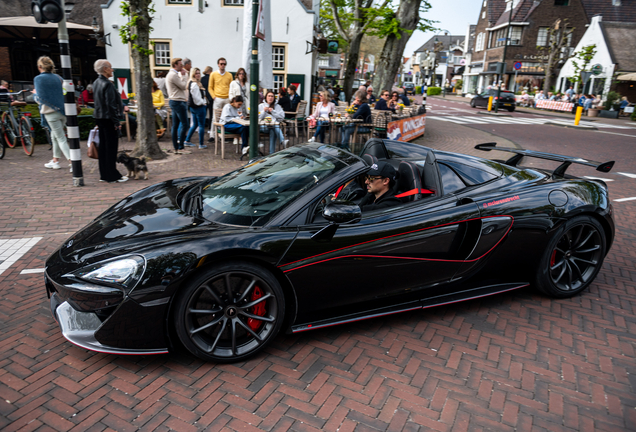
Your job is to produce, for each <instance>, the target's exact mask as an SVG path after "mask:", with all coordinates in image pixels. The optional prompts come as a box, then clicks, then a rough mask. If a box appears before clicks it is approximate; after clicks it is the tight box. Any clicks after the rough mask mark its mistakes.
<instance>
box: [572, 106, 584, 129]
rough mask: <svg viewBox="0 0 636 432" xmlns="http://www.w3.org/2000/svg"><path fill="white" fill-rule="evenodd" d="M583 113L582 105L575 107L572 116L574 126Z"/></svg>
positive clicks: (577, 123)
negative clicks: (574, 113)
mask: <svg viewBox="0 0 636 432" xmlns="http://www.w3.org/2000/svg"><path fill="white" fill-rule="evenodd" d="M582 115H583V107H582V106H579V107H576V116H575V117H574V126H578V125H579V122H580V121H581V116H582Z"/></svg>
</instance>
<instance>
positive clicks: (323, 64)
mask: <svg viewBox="0 0 636 432" xmlns="http://www.w3.org/2000/svg"><path fill="white" fill-rule="evenodd" d="M318 66H320V67H329V59H328V58H319V59H318Z"/></svg>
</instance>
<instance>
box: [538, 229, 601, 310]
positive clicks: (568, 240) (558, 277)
mask: <svg viewBox="0 0 636 432" xmlns="http://www.w3.org/2000/svg"><path fill="white" fill-rule="evenodd" d="M606 244H607V242H606V239H605V231H604V230H603V227H602V226H601V224H600V223H599V222H598V221H597V220H596V219H594V218H593V217H591V216H577V217H575V218H573V219H570V220H569V221H568V222H567V223H566V224H565V226H564V227H563V228H562V229H560V230H559V231H558V232H557V233H556V235H555V236H554V237H553V238H552V240H551V241H550V244H549V246H548V248H547V249H546V251H545V252H544V254H543V257H542V258H541V264H540V268H539V271H538V273H537V277H536V281H535V282H536V285H537V288H539V289H540V290H541V291H542V292H544V293H545V294H547V295H549V296H552V297H557V298H566V297H572V296H574V295H576V294H578V293H580V292H581V291H583V290H584V289H586V288H587V287H588V286H589V285H590V284H591V283H592V281H593V280H594V278H595V277H596V275H597V274H598V272H599V270H600V269H601V266H602V264H603V259H604V258H605V248H606Z"/></svg>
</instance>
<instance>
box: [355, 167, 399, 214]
mask: <svg viewBox="0 0 636 432" xmlns="http://www.w3.org/2000/svg"><path fill="white" fill-rule="evenodd" d="M395 178H396V172H395V168H393V167H392V166H391V165H390V164H389V163H387V162H385V161H378V162H376V163H374V164H373V165H371V169H370V170H369V171H368V172H367V178H366V180H365V183H366V185H367V191H368V193H367V195H366V196H365V197H364V198H363V199H362V201H361V202H360V208H361V209H362V211H363V212H364V211H371V210H378V209H383V208H387V207H393V206H395V205H399V204H400V203H401V201H400V200H399V199H398V198H396V197H395V196H393V193H392V192H391V190H392V189H393V185H394V184H395Z"/></svg>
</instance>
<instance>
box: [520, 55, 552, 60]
mask: <svg viewBox="0 0 636 432" xmlns="http://www.w3.org/2000/svg"><path fill="white" fill-rule="evenodd" d="M523 59H524V60H547V59H548V56H547V55H543V56H541V55H539V56H537V55H524V56H523Z"/></svg>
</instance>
